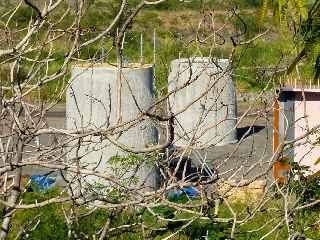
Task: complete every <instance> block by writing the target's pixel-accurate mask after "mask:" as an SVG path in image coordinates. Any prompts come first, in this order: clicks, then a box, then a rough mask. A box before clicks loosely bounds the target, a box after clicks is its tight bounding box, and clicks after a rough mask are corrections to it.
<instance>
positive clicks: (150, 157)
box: [0, 0, 320, 239]
mask: <svg viewBox="0 0 320 240" xmlns="http://www.w3.org/2000/svg"><path fill="white" fill-rule="evenodd" d="M10 2H11V1H8V5H7V6H11V7H10V8H9V9H8V8H7V11H6V12H5V13H4V14H3V15H2V16H1V19H0V21H1V22H0V34H1V35H0V37H1V39H0V46H1V48H0V64H1V69H2V70H1V71H2V72H3V73H1V115H0V119H1V136H0V152H1V160H2V163H1V168H0V172H1V176H2V180H3V187H2V196H1V199H0V203H1V204H2V205H3V206H5V211H4V215H3V219H2V223H1V233H0V236H1V239H7V238H8V232H9V231H11V229H10V227H11V226H12V225H11V222H12V219H13V217H14V215H15V214H16V213H17V212H18V211H25V210H28V209H35V208H39V209H41V208H43V207H45V206H48V205H50V204H59V205H61V208H62V209H63V212H64V217H65V221H66V224H67V225H68V227H69V228H70V231H69V237H70V238H71V237H74V238H76V236H80V235H81V234H80V233H75V232H74V231H72V229H71V228H72V223H73V222H74V221H75V219H76V218H78V217H79V218H80V217H82V216H83V215H90V214H92V213H93V212H95V211H97V210H98V209H106V211H108V212H109V213H110V218H108V219H106V221H105V224H104V225H103V226H101V229H100V231H98V232H97V233H96V235H95V236H93V237H92V238H94V239H96V237H99V239H108V236H114V234H115V233H117V232H121V231H126V230H128V229H138V230H137V232H139V234H141V236H142V238H143V239H150V238H152V236H154V235H152V234H154V232H157V231H160V230H161V229H159V225H155V226H153V225H148V224H147V223H145V222H144V221H143V220H140V221H137V222H134V223H132V224H123V225H118V226H116V227H114V225H112V224H113V220H114V219H115V218H116V217H117V216H116V215H117V213H119V212H121V211H125V210H128V209H134V210H137V211H138V210H141V209H143V210H144V211H146V212H148V213H149V214H150V215H151V216H153V217H154V218H155V219H156V220H157V221H158V222H159V223H168V222H178V223H181V225H179V226H180V227H179V228H177V229H175V231H174V232H171V233H170V234H169V235H167V236H166V237H165V239H170V238H174V237H176V236H179V234H180V233H181V232H183V231H184V229H186V228H187V227H188V226H190V225H191V224H192V223H193V222H194V221H196V220H208V221H210V223H211V224H221V223H222V224H229V225H228V226H229V229H230V232H229V233H230V238H232V239H234V238H235V236H236V234H237V229H238V227H239V226H242V225H245V224H246V223H248V222H250V221H251V220H252V219H254V218H255V217H256V216H259V214H261V212H263V211H270V212H271V214H270V216H272V218H271V219H269V221H268V222H266V223H265V226H264V225H262V226H259V227H257V228H255V229H250V230H249V231H251V232H259V231H262V229H264V228H265V227H267V228H266V229H269V230H268V231H266V233H265V235H264V236H263V237H262V238H267V237H268V236H269V235H272V234H275V233H277V232H279V229H282V228H283V227H284V226H285V227H286V228H287V233H288V238H289V239H298V237H301V236H302V235H303V234H302V232H299V231H298V230H297V229H296V228H295V227H294V226H295V222H294V221H295V218H294V216H295V213H297V212H298V211H301V210H304V209H307V208H311V207H314V206H316V205H318V204H319V202H320V200H319V199H313V200H312V201H310V202H309V203H301V201H299V200H300V197H301V195H299V194H298V195H297V194H296V193H293V192H292V189H291V188H290V187H289V184H280V183H279V182H277V181H275V180H274V179H273V177H272V168H273V165H274V163H275V162H276V161H277V160H278V159H279V158H280V157H281V156H282V154H283V152H284V150H286V149H288V148H290V147H292V146H293V145H295V144H301V140H306V141H308V136H309V135H311V134H317V133H318V126H314V127H311V128H309V129H308V130H307V131H306V133H305V134H304V135H303V136H301V137H299V138H296V139H293V140H290V141H284V142H282V143H280V144H279V145H278V147H277V148H276V149H275V150H274V152H273V153H272V152H271V143H272V131H271V130H272V128H273V110H274V107H273V102H274V99H276V98H277V92H276V91H275V90H276V87H277V85H276V84H275V82H276V80H277V76H278V75H277V74H279V73H280V74H281V68H280V67H279V66H280V64H279V66H271V67H270V69H267V70H263V71H265V73H266V74H265V75H266V78H267V81H266V82H267V83H266V87H265V89H263V90H262V91H261V92H260V93H259V94H256V95H255V96H254V98H255V99H253V100H252V99H251V100H250V101H249V102H247V103H245V104H243V103H241V104H239V106H238V107H239V114H238V116H235V119H232V120H234V121H236V124H235V125H234V127H233V129H230V131H234V130H236V129H237V128H238V137H239V140H238V142H237V143H235V144H230V145H226V146H219V143H221V142H222V141H223V139H224V138H225V137H226V136H228V134H230V132H224V133H223V136H221V141H219V142H216V143H215V144H214V145H210V144H208V143H203V144H198V142H199V141H200V140H199V139H200V138H201V136H202V135H205V134H206V132H209V131H210V130H211V129H213V128H217V125H219V124H223V122H225V121H227V120H230V119H228V116H226V118H225V119H221V120H220V122H217V121H216V122H213V121H212V120H210V119H208V115H206V114H205V113H203V114H200V115H199V116H189V117H190V118H198V119H197V121H196V122H198V125H197V127H195V129H192V131H191V132H189V133H188V134H187V135H188V139H187V140H188V144H186V145H185V146H184V147H180V148H176V147H174V146H175V144H176V143H177V141H178V139H177V132H178V129H179V128H181V126H180V125H179V124H180V123H179V116H181V115H182V114H183V113H185V112H186V111H188V109H191V108H192V107H193V106H196V105H197V104H198V103H199V102H206V99H207V98H208V96H210V93H211V92H212V91H213V90H214V89H215V87H216V85H217V83H218V82H219V81H221V79H222V78H224V77H225V76H226V75H227V74H230V72H229V71H222V72H220V73H219V74H217V75H214V74H213V75H212V76H211V78H210V81H209V82H208V84H207V85H206V87H205V88H203V89H201V90H202V91H201V93H200V94H199V95H198V97H196V98H194V99H192V98H190V102H188V103H185V107H183V108H180V109H179V111H177V110H174V109H173V106H172V102H171V100H170V99H172V98H173V97H174V96H175V95H176V94H179V93H181V92H182V91H184V90H185V89H186V88H188V87H190V86H194V85H195V84H197V83H198V82H199V76H200V75H201V72H200V73H198V75H196V76H195V74H194V73H193V72H192V71H191V70H190V69H191V67H190V68H189V70H187V71H189V74H190V77H189V79H188V80H187V81H185V82H183V84H181V85H179V86H175V87H174V88H173V89H171V90H169V91H168V92H166V93H165V94H162V95H160V94H159V95H158V96H157V98H156V99H155V100H154V103H153V104H152V106H150V107H149V108H148V109H144V108H142V107H140V106H139V101H138V100H136V99H135V93H134V92H133V91H132V89H131V90H130V87H129V90H130V91H129V92H130V95H131V96H125V97H128V98H129V97H130V98H133V99H134V102H135V103H136V107H137V109H138V110H139V111H138V114H137V115H136V116H134V117H133V118H131V119H130V120H127V119H125V118H123V116H122V110H121V108H118V109H115V111H116V112H117V114H116V115H117V117H116V120H114V121H111V120H110V119H109V118H110V116H108V113H109V114H110V113H111V110H110V109H111V108H113V107H114V103H110V105H106V104H104V103H102V102H100V103H99V101H100V100H99V99H94V96H88V99H90V98H91V99H93V100H94V101H96V102H98V103H99V104H101V105H103V108H104V109H105V113H103V114H104V115H105V124H103V125H102V126H93V125H88V126H87V127H85V126H80V127H78V128H74V129H67V128H64V127H63V126H62V125H63V124H60V126H56V125H55V122H54V116H53V115H52V114H54V111H55V110H54V109H56V108H57V107H59V106H61V105H63V104H64V103H63V101H64V97H65V94H66V91H67V90H68V91H69V90H70V89H71V90H72V87H71V86H72V83H73V81H74V80H75V78H76V77H77V76H74V75H73V76H71V74H70V72H71V69H72V68H73V66H74V65H76V64H82V65H83V66H87V68H88V71H90V69H91V68H92V67H94V66H96V64H99V62H100V61H101V59H100V57H101V55H100V53H98V52H97V53H96V54H94V56H90V57H87V56H85V55H84V54H82V53H83V52H85V51H87V50H88V49H89V48H90V46H91V45H93V44H96V43H100V42H102V43H103V42H106V41H107V40H108V41H110V42H113V45H112V46H111V47H110V49H108V50H107V52H108V53H110V52H114V53H115V55H116V59H117V62H116V63H115V64H114V67H115V68H116V69H117V89H116V90H115V89H113V90H110V91H118V99H117V101H118V103H119V102H120V104H118V105H117V106H121V101H123V97H122V96H121V92H122V88H123V87H124V85H126V84H127V83H126V79H125V78H124V77H123V71H124V70H123V69H124V68H125V67H126V65H127V64H128V63H125V62H124V58H123V55H124V54H123V51H124V42H125V37H126V36H125V35H126V32H127V31H129V27H130V26H131V25H132V24H134V23H135V19H136V17H137V15H138V14H139V13H140V12H142V11H143V10H144V8H145V7H148V6H150V5H157V4H161V3H163V2H165V0H158V1H152V0H150V1H146V0H141V1H140V2H138V3H137V4H134V5H132V3H131V2H130V1H128V0H121V1H118V2H117V3H116V5H117V12H116V13H115V14H114V15H113V18H112V20H110V22H109V23H108V24H107V25H106V26H104V28H103V29H99V30H98V31H97V30H95V29H94V27H92V28H89V29H84V28H82V21H83V18H84V16H85V13H86V10H87V7H88V4H89V3H88V2H87V1H85V0H74V1H66V0H56V1H52V0H47V1H35V0H33V1H31V0H21V1H13V2H11V4H10ZM110 2H111V1H110ZM129 3H130V4H129ZM26 6H28V8H27V9H28V11H30V12H32V14H30V15H27V16H28V19H27V24H25V25H19V24H17V22H15V21H16V20H15V19H16V18H17V14H19V11H20V9H21V8H22V7H26ZM201 14H202V18H201V21H200V22H199V23H198V25H197V26H193V27H194V29H193V30H194V34H193V38H192V39H188V40H186V41H185V42H184V46H185V48H186V49H187V48H188V47H189V46H191V45H193V46H196V48H197V49H198V52H197V53H196V54H197V55H200V56H204V55H205V56H206V57H208V58H209V59H211V60H210V61H211V62H210V63H211V64H212V63H215V62H217V59H218V58H219V57H220V56H218V57H217V55H216V51H217V50H219V49H220V48H221V47H222V46H223V45H224V44H226V43H227V42H228V43H229V44H231V51H230V52H231V54H230V55H229V56H228V60H229V62H230V63H232V64H233V65H236V64H237V58H236V57H235V53H236V51H237V49H238V48H239V46H250V44H253V43H254V42H255V41H256V40H257V39H259V38H263V37H265V36H266V35H268V34H269V33H270V32H271V31H272V29H268V30H266V31H264V32H261V33H259V34H257V35H256V36H254V37H252V38H250V39H248V38H245V29H246V26H245V23H244V22H243V20H242V19H241V18H240V16H239V14H238V10H237V9H236V8H233V7H229V8H227V10H226V11H225V12H224V13H223V14H224V15H225V16H226V20H225V21H226V22H225V23H224V24H217V14H216V12H215V11H214V10H204V11H203V12H202V13H199V15H201ZM66 19H69V20H68V21H66ZM70 19H71V21H70ZM234 19H238V20H239V21H240V22H242V23H243V29H242V30H241V31H240V32H237V31H236V29H231V30H230V29H229V30H228V31H226V29H227V28H228V24H227V21H231V20H234ZM226 32H227V33H226ZM61 44H66V45H67V47H66V48H65V49H67V50H66V51H65V52H64V56H63V57H62V58H63V61H60V62H58V61H57V60H56V59H57V56H56V51H57V48H58V47H59V45H61ZM203 45H206V46H207V47H208V49H209V50H210V51H209V53H205V54H203V53H202V52H201V46H203ZM186 52H187V51H186ZM83 56H85V57H83ZM188 57H190V62H189V64H190V65H191V64H192V61H193V60H192V56H188ZM103 58H105V59H103V60H108V57H106V56H103ZM279 62H280V60H279ZM280 63H281V64H282V63H283V62H280ZM108 64H112V63H108ZM229 67H231V64H230V66H229ZM282 67H283V66H282ZM206 70H207V69H204V70H202V71H206ZM234 74H236V73H234ZM128 85H129V84H128ZM269 89H272V90H271V91H270V90H269ZM222 90H223V89H222ZM48 92H49V93H48ZM106 94H111V93H106ZM219 101H220V100H219V98H217V99H216V100H215V103H217V102H219ZM219 104H220V102H219ZM219 104H218V105H219ZM220 105H221V104H220ZM220 105H219V106H220ZM221 106H222V107H225V106H224V105H223V103H222V105H221ZM82 107H83V106H79V107H78V113H79V115H81V112H82V110H83V109H82ZM206 107H208V106H206ZM210 107H211V108H213V106H211V105H210V106H209V108H210ZM222 107H221V108H222ZM217 110H218V109H215V111H217ZM305 115H307V113H306V114H305ZM52 116H53V117H52ZM109 120H110V121H109ZM144 121H149V122H152V124H153V125H155V126H157V127H158V132H159V135H160V137H159V139H160V141H159V142H157V143H150V144H149V145H148V146H145V147H144V148H135V147H132V146H130V145H128V144H125V143H123V142H122V141H121V138H120V136H121V135H122V134H125V132H126V131H129V130H130V129H133V128H134V127H136V126H137V125H139V124H140V123H142V122H144ZM203 123H205V124H206V128H200V127H199V126H200V125H201V124H203ZM260 130H262V132H263V134H259V135H256V134H253V133H256V132H257V131H260ZM96 139H101V141H107V142H108V144H107V145H105V146H104V147H103V148H108V147H110V146H113V147H116V148H117V149H120V151H122V152H123V153H126V155H127V156H129V157H127V158H126V157H123V158H120V161H122V162H120V164H119V163H116V164H118V165H116V167H115V169H116V170H118V171H113V172H112V171H110V170H108V171H107V170H104V169H103V168H101V167H99V164H101V162H102V161H106V159H102V157H101V158H97V159H92V160H91V161H92V162H95V163H96V166H95V167H92V166H91V165H90V166H89V164H87V162H86V161H84V159H87V157H88V156H89V157H92V156H97V155H92V152H93V151H95V150H84V149H86V146H92V145H94V144H95V141H96ZM136 141H139V139H137V140H136ZM310 141H311V140H310ZM99 146H100V145H99ZM132 154H134V156H139V157H137V158H136V160H137V162H138V163H137V162H133V163H132V162H130V161H132V159H130V156H132ZM132 158H133V159H135V158H134V157H132ZM118 161H119V159H118ZM147 161H149V162H150V161H151V164H152V166H153V167H155V166H156V167H157V169H158V171H159V172H160V173H159V176H160V180H161V181H160V180H159V181H160V186H158V187H157V188H156V189H153V188H150V187H146V186H145V185H144V184H143V183H141V182H139V179H138V181H134V178H139V167H141V165H142V166H143V167H145V165H147V164H150V163H146V162H147ZM119 169H120V170H119ZM121 169H122V171H121ZM38 173H43V174H52V173H55V174H57V175H59V179H60V180H59V191H60V194H59V195H58V196H56V197H52V198H49V199H47V200H44V201H42V202H34V203H25V202H24V200H23V194H24V193H25V191H27V189H28V188H29V187H30V181H28V179H27V180H26V175H28V176H29V175H30V174H38ZM128 175H130V176H128ZM88 179H89V180H88ZM90 179H91V180H90ZM92 179H95V181H96V182H98V183H99V184H93V183H92ZM62 180H63V181H62ZM60 182H61V183H60ZM62 182H63V183H62ZM188 187H193V188H194V189H196V190H197V194H198V197H197V199H196V200H194V199H192V198H189V197H188V200H187V201H186V203H183V204H182V203H176V202H173V201H169V200H168V194H169V195H170V193H176V192H178V191H182V190H183V189H184V190H185V189H187V188H188ZM304 191H306V189H303V191H302V192H304ZM239 192H242V199H243V198H244V199H246V200H245V201H247V202H245V203H244V205H245V206H246V210H247V212H239V211H238V209H236V207H235V206H236V205H233V201H234V198H240V199H241V197H239V195H241V194H240V193H239ZM243 192H245V194H244V193H243ZM115 196H116V197H117V200H114V199H113V197H115ZM279 196H280V197H279ZM248 198H249V199H251V200H252V199H253V198H254V199H253V200H252V201H249V200H248ZM274 199H277V201H276V202H277V204H278V205H277V206H272V204H273V203H274ZM79 205H80V206H84V207H86V210H87V211H86V213H85V214H83V213H81V214H80V213H78V212H77V210H75V209H77V208H78V207H79ZM64 206H69V207H68V208H67V209H68V210H66V209H65V208H64ZM70 206H72V207H70ZM163 206H166V207H170V208H172V209H174V210H175V212H176V213H181V216H184V214H185V216H187V217H180V218H165V217H164V216H162V215H161V214H159V213H157V211H155V208H156V207H163ZM222 208H224V209H227V211H228V214H227V215H228V217H223V216H221V215H220V212H221V209H222ZM38 217H39V216H35V217H34V219H30V222H28V223H26V225H25V228H28V229H29V230H28V231H36V230H35V229H36V228H37V226H38V224H39V221H38ZM318 224H319V222H318ZM160 225H161V224H160ZM163 225H164V224H163ZM270 226H271V228H270ZM160 228H161V227H160ZM270 229H271V230H270ZM25 234H26V233H25V231H23V229H22V230H21V231H17V236H15V237H16V238H17V239H19V238H23V236H25ZM72 235H73V236H72ZM204 237H205V236H204ZM78 238H79V237H78ZM80 238H81V237H80Z"/></svg>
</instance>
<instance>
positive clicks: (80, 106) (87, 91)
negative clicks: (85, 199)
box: [66, 64, 157, 188]
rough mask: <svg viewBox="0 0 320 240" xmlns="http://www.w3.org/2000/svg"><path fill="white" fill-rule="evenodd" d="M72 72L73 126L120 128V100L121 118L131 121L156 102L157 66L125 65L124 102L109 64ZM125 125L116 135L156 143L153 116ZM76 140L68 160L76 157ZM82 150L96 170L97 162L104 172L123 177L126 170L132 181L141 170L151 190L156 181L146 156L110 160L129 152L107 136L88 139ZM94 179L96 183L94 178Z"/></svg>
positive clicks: (135, 143)
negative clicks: (142, 157)
mask: <svg viewBox="0 0 320 240" xmlns="http://www.w3.org/2000/svg"><path fill="white" fill-rule="evenodd" d="M71 75H72V79H73V80H72V82H71V85H70V87H69V88H68V90H67V96H66V101H67V103H66V105H67V107H66V115H67V123H66V125H67V128H68V129H83V128H93V129H99V128H108V127H112V126H116V125H117V124H118V121H119V118H118V112H119V111H118V110H119V108H120V105H119V104H121V108H120V109H121V120H122V121H121V122H127V121H131V120H135V119H136V118H137V116H138V115H139V113H140V110H142V111H143V110H147V109H149V108H150V106H151V105H152V104H153V103H154V91H153V79H154V77H153V66H152V65H142V66H141V65H140V64H139V65H131V64H130V65H126V66H124V67H123V69H122V75H121V83H122V84H121V85H122V87H121V101H120V102H119V91H118V90H119V81H118V69H117V67H115V66H112V65H108V64H97V65H93V66H74V67H73V68H72V73H71ZM139 109H140V110H139ZM126 126H127V125H126ZM126 126H123V127H121V128H115V129H114V134H112V138H114V139H116V140H117V141H118V142H120V143H122V144H125V145H127V146H129V147H132V148H136V149H139V148H145V147H146V146H147V145H150V144H155V143H156V142H157V132H156V129H155V127H154V125H153V124H152V121H151V120H149V119H142V120H140V121H137V122H135V124H134V125H132V126H131V127H130V128H129V129H127V128H126ZM76 144H77V143H76V142H75V143H74V146H73V150H72V151H71V153H70V154H69V156H68V157H69V159H71V158H72V157H75V156H76V151H77V150H76ZM79 153H80V154H81V155H83V157H82V158H81V164H83V165H86V166H87V168H92V169H93V168H95V167H97V166H98V167H97V169H98V170H99V171H102V172H106V173H112V174H118V175H119V177H120V175H121V174H122V173H121V172H123V171H126V173H124V176H123V178H124V179H125V178H127V180H128V181H127V183H128V184H130V182H132V181H130V180H129V178H130V176H131V175H134V174H135V173H134V171H137V173H136V174H135V178H136V180H137V178H138V182H139V183H145V184H144V186H146V187H152V188H153V187H155V185H156V179H157V176H156V171H155V166H153V165H152V164H150V163H148V164H146V163H145V162H144V161H143V159H140V160H139V158H136V157H134V159H131V160H130V161H129V162H122V163H119V162H117V161H114V162H113V163H114V164H111V163H110V161H109V160H110V158H111V157H114V156H122V157H123V156H129V154H128V153H126V152H125V151H123V150H122V149H120V148H119V147H117V146H115V145H114V144H112V143H111V142H110V141H109V140H107V139H106V138H104V137H103V136H101V137H95V136H90V137H86V138H84V139H83V141H82V144H81V147H80V150H79ZM119 159H120V158H119ZM108 161H109V162H108ZM90 178H91V177H89V180H90ZM91 180H92V181H97V179H96V178H94V177H92V178H91ZM99 181H100V180H99ZM124 182H126V180H124ZM136 182H137V181H136Z"/></svg>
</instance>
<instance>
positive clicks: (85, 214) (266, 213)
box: [9, 182, 320, 240]
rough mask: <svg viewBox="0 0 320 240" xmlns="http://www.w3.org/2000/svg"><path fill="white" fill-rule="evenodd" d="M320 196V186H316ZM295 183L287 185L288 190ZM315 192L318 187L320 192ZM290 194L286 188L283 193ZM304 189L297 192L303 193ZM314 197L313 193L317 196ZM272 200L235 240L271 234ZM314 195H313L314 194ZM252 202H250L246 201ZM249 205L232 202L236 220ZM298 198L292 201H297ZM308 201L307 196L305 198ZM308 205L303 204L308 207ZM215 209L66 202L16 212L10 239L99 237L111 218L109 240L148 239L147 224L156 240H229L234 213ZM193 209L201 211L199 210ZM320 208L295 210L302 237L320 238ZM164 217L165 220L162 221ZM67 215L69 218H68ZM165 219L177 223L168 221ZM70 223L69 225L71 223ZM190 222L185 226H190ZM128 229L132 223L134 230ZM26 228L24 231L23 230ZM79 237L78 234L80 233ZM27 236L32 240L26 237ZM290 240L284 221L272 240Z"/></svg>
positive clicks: (29, 195)
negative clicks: (110, 207)
mask: <svg viewBox="0 0 320 240" xmlns="http://www.w3.org/2000/svg"><path fill="white" fill-rule="evenodd" d="M312 184H314V187H315V188H317V191H318V193H319V189H320V185H319V184H320V183H319V182H317V184H316V182H313V183H312ZM289 186H290V185H288V187H289ZM315 188H314V189H315ZM298 189H302V188H301V187H300V188H298V185H297V184H295V185H294V187H293V188H292V190H294V191H296V190H298ZM283 190H285V188H284V189H283ZM299 191H300V190H298V191H297V194H299V195H301V192H300V193H299ZM58 193H59V191H58V190H56V189H51V190H49V191H47V192H44V193H33V192H26V193H24V195H23V201H22V202H23V203H28V204H31V203H35V201H38V202H41V201H44V200H45V199H49V198H50V197H55V196H57V195H58ZM302 195H303V196H305V197H307V198H310V192H308V193H303V194H302ZM313 196H314V195H313ZM269 197H270V200H269V201H267V202H266V203H265V204H264V205H263V206H262V207H261V208H260V209H259V210H258V211H257V212H256V213H255V215H254V217H253V218H251V219H250V220H249V221H246V222H245V223H239V224H236V226H235V233H236V234H235V239H239V240H242V239H243V240H244V239H253V240H255V239H260V238H261V237H262V236H264V235H265V234H267V233H268V232H269V231H271V230H272V229H273V228H274V227H275V226H276V225H277V224H278V223H279V222H280V221H281V219H283V217H284V212H283V204H284V203H283V200H282V198H281V197H280V196H279V197H277V196H275V197H272V196H271V193H270V196H269ZM311 197H312V196H311ZM170 200H171V201H174V202H175V204H190V203H194V204H196V203H197V201H198V200H197V199H194V200H189V199H188V198H187V197H186V196H185V195H182V196H181V197H179V198H176V199H170ZM247 201H250V200H247ZM247 201H237V202H231V203H230V205H231V207H232V208H233V210H234V211H235V213H236V214H237V220H241V219H244V218H245V217H246V216H248V214H249V213H253V212H254V211H255V208H256V206H257V204H258V203H254V202H253V203H252V204H250V205H248V204H247ZM293 201H294V199H292V202H293ZM301 201H303V198H301ZM308 202H309V201H308V200H307V201H306V202H302V203H308ZM213 209H214V207H210V205H209V206H208V208H207V209H203V211H205V212H206V215H207V216H208V218H206V219H198V218H196V217H195V215H194V214H192V213H188V212H182V211H178V210H176V209H174V208H172V207H168V206H166V205H163V206H158V207H154V208H152V212H153V213H152V214H151V213H150V212H149V211H147V209H144V208H139V209H138V208H135V207H134V206H132V207H127V208H125V209H122V210H119V211H116V212H113V213H111V211H109V210H107V209H99V210H95V211H91V210H92V208H86V207H84V206H78V207H76V206H72V207H71V205H70V204H68V203H65V204H62V205H61V204H51V205H47V206H45V207H42V208H37V209H30V210H24V211H17V212H16V213H15V214H14V219H13V222H12V224H13V227H12V228H11V231H10V233H9V239H15V237H16V236H17V234H18V233H20V234H22V235H21V239H25V238H28V239H67V238H68V239H94V235H95V237H96V238H97V237H98V236H99V235H96V234H97V232H99V230H100V229H101V228H102V227H103V226H104V225H105V223H106V221H107V220H108V219H110V226H109V230H110V234H109V239H143V238H142V232H141V231H142V230H141V223H143V224H144V233H145V235H146V236H149V237H151V238H152V239H163V238H164V237H166V236H169V235H170V234H172V233H175V232H177V231H178V230H179V231H178V232H177V234H176V235H175V236H174V237H173V238H172V239H177V240H178V239H197V238H198V239H201V237H203V236H208V239H212V240H216V239H227V238H230V234H231V229H232V225H233V222H232V219H233V215H232V213H231V211H230V210H229V208H228V207H227V205H226V204H224V203H222V204H221V205H220V209H219V213H218V215H217V216H215V215H214V210H213ZM193 210H195V211H199V209H196V208H194V209H193ZM319 214H320V207H319V206H315V207H313V208H311V209H306V210H299V211H296V212H295V213H294V215H293V217H294V219H295V229H296V230H299V231H300V232H301V233H303V234H304V235H305V236H306V237H307V238H311V239H319V238H320V231H319V228H320V225H319V223H318V224H317V223H316V222H315V221H314V220H315V219H318V216H319ZM155 216H159V217H160V218H161V219H163V220H159V219H158V220H157V219H156V217H155ZM66 217H67V218H66ZM216 217H219V218H225V219H231V220H230V222H228V223H218V222H215V220H214V219H215V218H216ZM164 219H169V220H175V221H164ZM67 221H69V224H67ZM188 222H190V224H189V225H188V226H186V227H183V228H182V229H181V227H182V226H184V225H185V224H186V223H188ZM123 225H132V226H131V227H130V228H127V227H122V228H119V227H120V226H123ZM22 230H23V231H22ZM75 234H76V235H75ZM27 236H28V237H27ZM276 238H277V239H287V228H286V225H285V223H283V224H282V225H281V226H280V227H279V228H277V229H276V231H274V232H273V233H271V234H270V235H269V236H268V237H267V239H276Z"/></svg>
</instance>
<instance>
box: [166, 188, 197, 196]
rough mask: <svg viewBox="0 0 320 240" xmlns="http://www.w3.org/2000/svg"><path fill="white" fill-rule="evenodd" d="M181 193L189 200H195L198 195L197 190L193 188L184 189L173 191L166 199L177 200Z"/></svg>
mask: <svg viewBox="0 0 320 240" xmlns="http://www.w3.org/2000/svg"><path fill="white" fill-rule="evenodd" d="M183 193H185V194H186V195H188V197H190V198H195V197H197V196H198V195H199V193H198V190H197V189H195V188H194V187H186V188H182V189H181V190H180V189H179V190H173V191H170V192H169V193H168V197H170V198H179V197H180V196H181V195H182V194H183Z"/></svg>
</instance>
